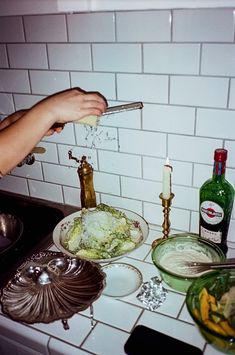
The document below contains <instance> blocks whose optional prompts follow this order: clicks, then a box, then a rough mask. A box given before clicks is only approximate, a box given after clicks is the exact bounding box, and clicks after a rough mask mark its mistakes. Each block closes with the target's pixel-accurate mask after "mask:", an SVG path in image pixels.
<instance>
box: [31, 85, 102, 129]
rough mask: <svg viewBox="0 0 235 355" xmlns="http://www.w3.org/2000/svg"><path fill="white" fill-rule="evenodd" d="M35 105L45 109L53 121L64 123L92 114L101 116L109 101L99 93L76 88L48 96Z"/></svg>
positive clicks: (45, 112)
mask: <svg viewBox="0 0 235 355" xmlns="http://www.w3.org/2000/svg"><path fill="white" fill-rule="evenodd" d="M35 107H36V108H37V109H39V110H43V111H44V113H42V114H44V115H45V114H46V115H49V116H50V119H51V120H53V123H54V122H58V123H62V124H63V123H66V122H73V121H78V120H80V119H82V118H84V117H86V116H90V115H94V116H101V115H102V114H103V113H104V112H105V110H106V107H107V103H106V101H105V99H104V98H103V97H102V96H101V95H100V94H98V93H86V92H84V91H82V90H80V89H78V88H75V89H69V90H65V91H62V92H59V93H56V94H54V95H51V96H48V97H47V98H46V99H44V100H42V101H40V102H39V103H38V104H37V105H36V106H35ZM57 129H58V128H56V130H57ZM60 129H61V128H60Z"/></svg>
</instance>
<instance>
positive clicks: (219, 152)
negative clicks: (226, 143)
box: [214, 148, 228, 161]
mask: <svg viewBox="0 0 235 355" xmlns="http://www.w3.org/2000/svg"><path fill="white" fill-rule="evenodd" d="M227 154H228V151H227V150H226V149H222V148H221V149H216V150H215V154H214V160H215V161H226V160H227Z"/></svg>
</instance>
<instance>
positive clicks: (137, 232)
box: [63, 203, 143, 259]
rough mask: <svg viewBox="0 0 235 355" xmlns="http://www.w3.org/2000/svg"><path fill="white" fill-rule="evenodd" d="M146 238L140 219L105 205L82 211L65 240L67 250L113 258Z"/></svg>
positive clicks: (93, 256) (95, 257) (80, 254)
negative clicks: (137, 219)
mask: <svg viewBox="0 0 235 355" xmlns="http://www.w3.org/2000/svg"><path fill="white" fill-rule="evenodd" d="M142 240H143V234H142V231H141V228H140V223H139V222H138V221H134V220H131V219H130V218H128V217H127V216H126V214H125V213H124V212H122V211H120V210H117V209H115V208H113V207H110V206H107V205H105V204H102V203H101V204H99V205H98V206H97V207H96V208H95V209H85V208H83V209H82V210H81V215H80V217H75V218H74V220H73V223H72V225H71V227H70V229H69V230H68V232H67V235H66V237H65V239H64V241H63V246H64V248H65V249H67V250H68V251H70V252H71V253H72V254H74V255H76V256H80V257H83V258H89V259H110V258H113V257H117V256H121V255H124V254H126V253H128V252H129V251H131V250H133V249H135V248H136V246H137V245H138V244H140V243H141V241H142Z"/></svg>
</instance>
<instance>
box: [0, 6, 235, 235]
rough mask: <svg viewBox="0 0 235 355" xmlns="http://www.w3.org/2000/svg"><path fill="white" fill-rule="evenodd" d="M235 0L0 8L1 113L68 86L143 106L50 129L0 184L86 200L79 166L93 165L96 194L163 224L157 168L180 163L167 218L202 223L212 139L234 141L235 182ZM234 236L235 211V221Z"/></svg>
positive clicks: (231, 173) (181, 224) (233, 178)
mask: <svg viewBox="0 0 235 355" xmlns="http://www.w3.org/2000/svg"><path fill="white" fill-rule="evenodd" d="M234 11H235V9H234V8H227V9H213V8H212V9H189V10H188V9H187V10H186V9H177V10H153V11H117V12H112V11H110V12H94V13H85V12H84V13H76V14H71V13H69V14H66V13H65V14H55V15H51V14H50V15H49V14H48V15H34V16H31V15H30V16H27V15H25V16H12V17H0V118H4V117H5V116H6V115H8V114H10V113H11V112H13V111H15V110H19V109H25V108H28V107H30V106H32V105H34V104H35V103H37V102H38V101H40V100H41V99H43V98H44V97H46V96H47V95H50V94H53V93H55V92H57V91H60V90H64V89H67V88H70V87H75V86H76V87H81V88H83V89H84V90H87V91H99V92H100V93H101V94H103V95H104V96H105V97H106V99H107V101H108V103H109V105H110V106H111V105H118V104H123V103H129V102H132V101H142V102H143V103H144V108H143V110H137V111H129V112H123V113H120V114H114V115H110V116H106V117H103V118H101V119H100V124H99V126H98V127H97V129H90V128H89V127H87V126H83V125H80V124H66V125H65V128H64V130H63V132H62V133H61V134H54V135H53V136H50V137H44V138H43V139H42V141H41V142H39V144H38V146H42V147H44V148H46V153H44V154H35V158H36V163H34V164H33V165H32V166H26V165H25V166H23V167H17V168H15V169H13V170H12V171H11V173H10V174H8V175H7V176H6V177H4V178H3V179H1V180H0V189H1V190H5V191H11V192H16V193H20V194H23V195H30V196H33V197H38V198H42V199H45V200H50V201H55V202H61V203H66V204H69V205H73V206H78V207H80V183H79V178H78V174H77V167H78V164H77V163H76V162H75V161H74V160H69V157H68V151H69V150H72V153H73V155H74V156H75V157H77V158H79V159H80V158H81V156H82V155H85V156H87V158H88V161H89V162H90V163H91V164H92V166H93V167H94V186H95V191H96V196H97V201H98V202H104V203H108V204H110V205H113V206H116V207H121V208H126V209H130V210H133V211H135V212H137V213H139V214H141V215H142V216H144V218H145V219H146V220H147V221H148V222H149V223H150V224H151V225H153V226H154V227H155V228H158V229H159V230H161V225H162V222H163V213H162V206H161V200H160V198H159V194H160V192H161V190H162V166H163V164H164V162H165V160H166V157H167V156H168V157H169V159H170V162H171V164H172V166H173V173H172V191H173V192H174V194H175V197H174V199H173V201H172V209H171V212H170V220H171V228H172V230H178V231H192V232H198V218H199V214H198V207H199V206H198V203H199V202H198V200H199V188H200V186H201V184H202V183H203V182H204V181H205V180H206V179H208V178H210V177H211V174H212V166H213V152H214V149H216V148H219V147H225V148H226V149H228V161H227V174H226V176H227V178H228V180H229V181H230V182H231V183H233V184H235V61H234V58H235V39H234V38H235V37H234V36H235V33H234V29H235V17H234ZM228 239H229V240H230V241H233V242H235V212H234V211H233V216H232V221H231V224H230V230H229V237H228Z"/></svg>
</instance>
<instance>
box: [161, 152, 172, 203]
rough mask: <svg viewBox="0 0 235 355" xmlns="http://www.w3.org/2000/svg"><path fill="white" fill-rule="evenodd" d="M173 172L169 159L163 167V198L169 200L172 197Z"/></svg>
mask: <svg viewBox="0 0 235 355" xmlns="http://www.w3.org/2000/svg"><path fill="white" fill-rule="evenodd" d="M171 172H172V166H170V163H169V159H168V158H167V159H166V163H165V165H164V167H163V180H162V197H163V198H164V199H169V198H170V196H171Z"/></svg>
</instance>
